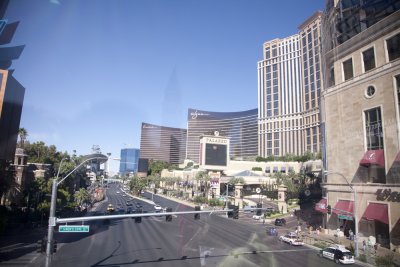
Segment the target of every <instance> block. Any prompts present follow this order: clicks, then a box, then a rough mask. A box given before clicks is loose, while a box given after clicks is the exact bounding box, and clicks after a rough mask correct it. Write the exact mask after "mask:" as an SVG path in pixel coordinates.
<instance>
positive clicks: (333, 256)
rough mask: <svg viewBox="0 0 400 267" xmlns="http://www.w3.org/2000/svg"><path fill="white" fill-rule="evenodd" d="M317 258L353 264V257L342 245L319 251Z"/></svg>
mask: <svg viewBox="0 0 400 267" xmlns="http://www.w3.org/2000/svg"><path fill="white" fill-rule="evenodd" d="M318 256H320V257H324V258H327V259H330V260H333V261H335V262H336V263H342V264H352V263H354V256H353V254H352V253H351V252H350V250H348V249H346V248H345V247H344V246H342V245H333V246H330V247H327V248H324V249H321V250H320V251H319V253H318Z"/></svg>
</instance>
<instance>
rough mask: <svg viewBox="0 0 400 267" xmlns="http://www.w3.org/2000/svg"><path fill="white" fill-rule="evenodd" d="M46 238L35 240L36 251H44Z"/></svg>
mask: <svg viewBox="0 0 400 267" xmlns="http://www.w3.org/2000/svg"><path fill="white" fill-rule="evenodd" d="M46 243H47V240H46V239H41V240H38V241H37V246H36V252H37V253H44V252H46Z"/></svg>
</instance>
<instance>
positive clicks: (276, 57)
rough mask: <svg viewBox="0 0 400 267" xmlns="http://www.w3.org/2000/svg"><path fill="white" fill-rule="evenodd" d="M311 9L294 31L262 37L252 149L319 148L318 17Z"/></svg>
mask: <svg viewBox="0 0 400 267" xmlns="http://www.w3.org/2000/svg"><path fill="white" fill-rule="evenodd" d="M321 15H322V12H316V13H315V14H314V15H312V16H311V17H310V18H309V19H307V20H306V21H305V22H304V23H303V24H301V25H300V27H299V33H298V34H295V35H292V36H289V37H286V38H283V39H274V40H271V41H268V42H266V43H264V45H263V55H264V59H263V60H262V61H260V62H258V127H259V128H258V154H259V155H260V156H261V157H269V156H285V155H288V154H292V155H303V154H304V153H306V152H312V153H318V152H320V150H321V142H322V139H321V131H320V109H319V102H320V92H321V86H322V74H321V54H320V22H321Z"/></svg>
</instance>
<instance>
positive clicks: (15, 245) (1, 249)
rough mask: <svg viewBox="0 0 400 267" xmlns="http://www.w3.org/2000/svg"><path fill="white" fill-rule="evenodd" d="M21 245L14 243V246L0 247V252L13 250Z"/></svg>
mask: <svg viewBox="0 0 400 267" xmlns="http://www.w3.org/2000/svg"><path fill="white" fill-rule="evenodd" d="M23 244H24V243H16V244H13V245H9V246H5V247H1V248H0V251H3V250H8V249H11V248H15V247H18V246H21V245H23Z"/></svg>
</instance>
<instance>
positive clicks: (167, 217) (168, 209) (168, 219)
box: [165, 207, 172, 222]
mask: <svg viewBox="0 0 400 267" xmlns="http://www.w3.org/2000/svg"><path fill="white" fill-rule="evenodd" d="M167 212H172V208H169V207H168V208H167ZM165 220H166V221H167V222H170V221H172V215H167V216H165Z"/></svg>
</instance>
